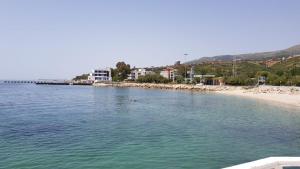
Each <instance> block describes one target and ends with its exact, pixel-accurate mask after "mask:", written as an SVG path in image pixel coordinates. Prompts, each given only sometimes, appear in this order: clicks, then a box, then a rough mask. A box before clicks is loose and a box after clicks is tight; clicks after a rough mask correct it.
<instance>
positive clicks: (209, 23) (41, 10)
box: [0, 0, 300, 79]
mask: <svg viewBox="0 0 300 169" xmlns="http://www.w3.org/2000/svg"><path fill="white" fill-rule="evenodd" d="M299 7H300V1H298V0H224V1H223V0H222V1H221V0H215V1H214V0H207V1H204V0H203V1H201V0H119V1H116V0H105V1H104V0H103V1H101V0H98V1H93V0H81V1H79V0H48V1H47V0H19V1H15V0H1V1H0V79H38V78H68V79H69V78H72V76H74V75H76V74H81V73H85V72H89V71H90V70H91V69H93V68H96V67H114V66H115V63H116V62H117V61H125V62H127V63H129V64H131V65H132V66H137V67H143V66H159V65H168V64H169V65H170V64H173V63H174V62H175V61H176V60H184V57H183V54H184V53H189V56H188V58H187V59H188V60H191V59H196V58H199V57H203V56H214V55H220V54H238V53H246V52H259V51H270V50H277V49H284V48H287V47H290V46H292V45H296V44H299V43H300V10H299Z"/></svg>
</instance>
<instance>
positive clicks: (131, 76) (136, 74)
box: [127, 68, 153, 80]
mask: <svg viewBox="0 0 300 169" xmlns="http://www.w3.org/2000/svg"><path fill="white" fill-rule="evenodd" d="M152 73H153V72H152V71H149V70H146V69H144V68H140V69H133V70H132V71H131V73H130V74H129V75H128V78H127V79H128V80H137V79H138V78H139V77H140V76H145V75H147V74H152Z"/></svg>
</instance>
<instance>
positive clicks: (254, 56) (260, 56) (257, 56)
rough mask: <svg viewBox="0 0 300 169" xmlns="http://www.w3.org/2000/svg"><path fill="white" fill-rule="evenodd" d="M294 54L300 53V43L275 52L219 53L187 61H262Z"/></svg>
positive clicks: (195, 62) (197, 62) (191, 62)
mask: <svg viewBox="0 0 300 169" xmlns="http://www.w3.org/2000/svg"><path fill="white" fill-rule="evenodd" d="M293 55H300V45H296V46H292V47H290V48H288V49H284V50H278V51H273V52H259V53H247V54H239V55H219V56H213V57H202V58H200V59H196V60H192V61H189V62H186V63H187V64H199V63H203V62H211V61H223V62H226V61H232V60H235V59H237V60H249V61H254V60H255V61H261V60H267V59H276V58H282V57H288V56H293Z"/></svg>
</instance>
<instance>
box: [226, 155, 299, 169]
mask: <svg viewBox="0 0 300 169" xmlns="http://www.w3.org/2000/svg"><path fill="white" fill-rule="evenodd" d="M289 168H293V169H294V168H295V169H296V168H300V157H269V158H264V159H261V160H257V161H252V162H248V163H244V164H239V165H236V166H232V167H227V168H223V169H289Z"/></svg>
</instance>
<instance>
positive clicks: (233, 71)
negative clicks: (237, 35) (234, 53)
mask: <svg viewBox="0 0 300 169" xmlns="http://www.w3.org/2000/svg"><path fill="white" fill-rule="evenodd" d="M232 76H233V77H235V76H236V57H234V58H233V61H232Z"/></svg>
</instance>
